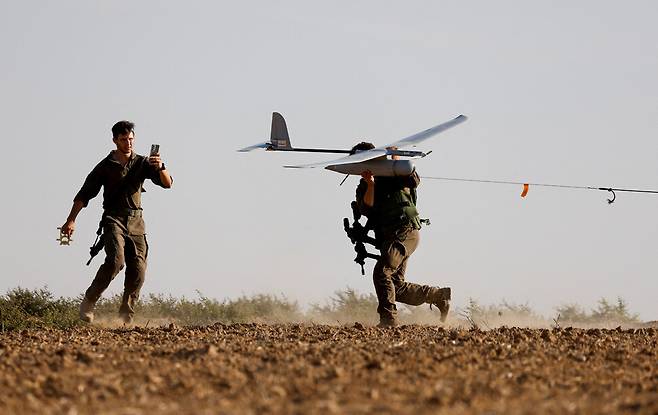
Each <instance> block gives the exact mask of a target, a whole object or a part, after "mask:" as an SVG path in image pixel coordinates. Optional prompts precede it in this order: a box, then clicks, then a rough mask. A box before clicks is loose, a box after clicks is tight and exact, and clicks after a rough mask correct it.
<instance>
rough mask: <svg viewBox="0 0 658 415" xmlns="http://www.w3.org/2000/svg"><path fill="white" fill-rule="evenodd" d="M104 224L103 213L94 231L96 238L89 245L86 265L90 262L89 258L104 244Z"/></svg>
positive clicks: (96, 253) (92, 257)
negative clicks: (88, 256)
mask: <svg viewBox="0 0 658 415" xmlns="http://www.w3.org/2000/svg"><path fill="white" fill-rule="evenodd" d="M104 225H105V214H103V217H102V218H101V221H100V223H99V224H98V230H97V231H96V240H95V241H94V244H93V245H92V246H90V247H89V255H90V258H89V261H87V266H89V264H91V260H92V259H94V257H95V256H96V255H98V253H99V252H100V251H101V250H102V249H103V247H104V246H105V238H104V236H105V234H104V233H103V226H104Z"/></svg>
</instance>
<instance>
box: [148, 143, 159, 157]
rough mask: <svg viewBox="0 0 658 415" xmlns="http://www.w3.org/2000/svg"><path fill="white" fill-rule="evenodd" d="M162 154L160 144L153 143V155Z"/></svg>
mask: <svg viewBox="0 0 658 415" xmlns="http://www.w3.org/2000/svg"><path fill="white" fill-rule="evenodd" d="M157 154H160V144H151V153H150V155H151V156H155V155H157Z"/></svg>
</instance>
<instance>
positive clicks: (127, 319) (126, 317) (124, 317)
mask: <svg viewBox="0 0 658 415" xmlns="http://www.w3.org/2000/svg"><path fill="white" fill-rule="evenodd" d="M119 316H120V317H121V321H123V324H126V325H129V324H131V323H132V322H133V315H132V314H130V313H119Z"/></svg>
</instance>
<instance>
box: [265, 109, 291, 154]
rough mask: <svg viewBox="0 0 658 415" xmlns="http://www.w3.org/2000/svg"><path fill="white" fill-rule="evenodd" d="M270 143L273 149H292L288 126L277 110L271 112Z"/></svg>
mask: <svg viewBox="0 0 658 415" xmlns="http://www.w3.org/2000/svg"><path fill="white" fill-rule="evenodd" d="M270 143H271V144H272V149H273V150H292V146H291V145H290V137H288V127H286V120H284V119H283V116H282V115H281V114H279V113H278V112H273V113H272V132H271V134H270Z"/></svg>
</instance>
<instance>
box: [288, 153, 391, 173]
mask: <svg viewBox="0 0 658 415" xmlns="http://www.w3.org/2000/svg"><path fill="white" fill-rule="evenodd" d="M387 153H388V152H387V151H386V149H383V148H374V149H372V150H365V151H359V152H358V153H355V154H350V155H349V156H346V157H341V158H339V159H336V160H331V161H323V162H320V163H311V164H300V165H296V166H283V167H287V168H289V169H313V168H316V167H327V166H336V165H339V164H350V163H360V162H362V161H367V160H372V159H376V158H378V157H384V156H386V154H387Z"/></svg>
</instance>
